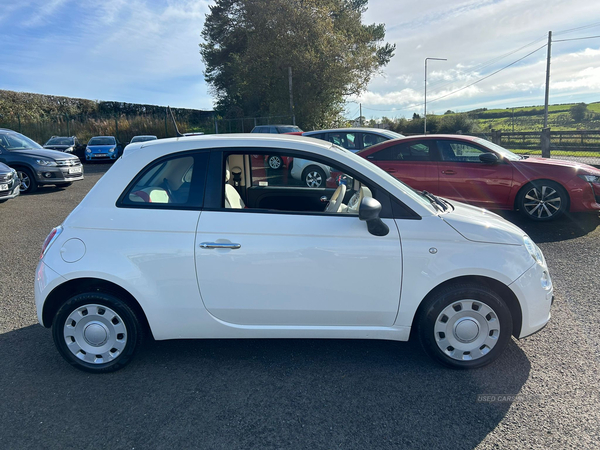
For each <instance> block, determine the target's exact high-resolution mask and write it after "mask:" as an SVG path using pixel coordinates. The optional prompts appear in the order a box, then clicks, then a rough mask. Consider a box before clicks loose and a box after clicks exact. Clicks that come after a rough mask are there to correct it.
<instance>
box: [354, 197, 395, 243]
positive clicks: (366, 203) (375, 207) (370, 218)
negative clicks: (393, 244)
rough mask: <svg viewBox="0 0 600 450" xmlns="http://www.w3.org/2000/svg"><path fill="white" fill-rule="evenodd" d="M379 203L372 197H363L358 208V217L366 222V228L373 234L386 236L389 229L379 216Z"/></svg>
mask: <svg viewBox="0 0 600 450" xmlns="http://www.w3.org/2000/svg"><path fill="white" fill-rule="evenodd" d="M380 212H381V203H379V202H378V201H377V200H375V199H374V198H372V197H365V198H363V199H362V201H361V202H360V206H359V208H358V218H359V219H360V220H364V221H365V222H367V229H368V230H369V233H371V234H372V235H373V236H386V235H387V234H388V233H389V232H390V229H389V228H388V226H387V225H386V224H385V223H383V220H381V219H380V218H379V213H380Z"/></svg>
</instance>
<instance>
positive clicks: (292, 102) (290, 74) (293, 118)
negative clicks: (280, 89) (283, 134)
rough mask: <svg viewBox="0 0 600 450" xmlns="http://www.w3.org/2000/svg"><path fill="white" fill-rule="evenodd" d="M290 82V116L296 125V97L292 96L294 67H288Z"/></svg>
mask: <svg viewBox="0 0 600 450" xmlns="http://www.w3.org/2000/svg"><path fill="white" fill-rule="evenodd" d="M288 80H289V84H290V114H291V115H292V125H296V114H294V95H293V94H292V66H289V67H288Z"/></svg>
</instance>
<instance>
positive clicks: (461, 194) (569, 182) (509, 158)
mask: <svg viewBox="0 0 600 450" xmlns="http://www.w3.org/2000/svg"><path fill="white" fill-rule="evenodd" d="M358 155H360V156H362V157H363V158H366V159H368V160H369V161H371V162H372V163H374V164H375V165H377V166H379V167H381V168H382V169H383V170H385V171H386V172H389V173H390V174H391V175H393V176H394V177H396V178H398V179H399V180H402V181H404V182H405V183H407V184H408V185H409V186H412V187H413V188H415V189H417V190H426V191H429V192H431V193H433V194H436V195H440V196H442V197H446V198H449V199H453V200H458V201H461V202H465V203H471V204H473V205H477V206H481V207H483V208H487V209H509V210H519V211H521V212H522V213H523V214H524V215H525V216H527V217H529V218H531V219H534V220H550V219H554V218H556V217H558V216H560V215H561V214H563V213H564V212H566V211H571V212H575V211H598V210H600V169H597V168H595V167H592V166H588V165H585V164H580V163H577V162H571V161H563V160H560V159H546V158H528V157H524V156H519V155H516V154H514V153H512V152H510V151H509V150H506V149H505V148H502V147H500V146H499V145H496V144H493V143H491V142H489V141H486V140H485V139H481V138H477V137H473V136H456V135H423V136H411V137H405V138H401V139H394V140H390V141H386V142H383V143H381V144H378V145H374V146H372V147H369V148H367V149H365V150H363V151H360V152H359V153H358Z"/></svg>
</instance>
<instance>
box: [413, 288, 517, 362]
mask: <svg viewBox="0 0 600 450" xmlns="http://www.w3.org/2000/svg"><path fill="white" fill-rule="evenodd" d="M426 302H427V303H426V304H425V305H424V307H423V309H422V310H421V313H420V315H419V317H418V318H417V330H418V333H419V339H420V341H421V344H422V346H423V348H424V349H425V351H426V352H427V353H428V354H429V356H431V357H432V358H433V359H434V360H436V361H438V362H440V363H442V364H443V365H446V366H449V367H452V368H456V369H475V368H478V367H482V366H485V365H487V364H489V363H491V362H492V361H494V360H496V359H497V358H498V357H499V356H500V355H501V354H502V351H503V350H504V349H505V348H506V346H507V345H508V342H509V341H510V336H511V335H512V317H511V314H510V310H509V309H508V307H507V306H506V304H505V303H504V302H503V301H502V298H501V297H500V296H499V295H498V294H497V293H495V292H494V291H492V290H490V289H489V288H487V287H485V286H480V285H477V284H456V285H452V286H450V287H447V288H444V289H443V290H440V291H439V292H437V293H436V294H434V295H433V296H432V297H430V298H429V299H428V300H426Z"/></svg>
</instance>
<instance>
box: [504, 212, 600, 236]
mask: <svg viewBox="0 0 600 450" xmlns="http://www.w3.org/2000/svg"><path fill="white" fill-rule="evenodd" d="M494 212H495V213H497V214H499V215H501V216H502V217H504V218H505V219H506V220H508V221H510V222H512V223H514V224H515V225H517V226H518V227H519V228H521V229H522V230H523V231H525V232H526V233H527V234H528V235H529V236H531V238H532V239H533V240H534V241H535V242H537V243H543V242H558V241H566V240H569V239H576V238H579V237H582V236H585V235H587V234H589V233H591V232H592V231H594V230H596V229H597V228H598V227H600V215H599V214H598V213H569V214H565V215H563V216H562V217H559V218H558V219H555V220H552V221H549V222H535V221H533V220H531V219H528V218H526V217H524V216H523V215H522V214H520V213H519V212H517V211H494Z"/></svg>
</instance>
